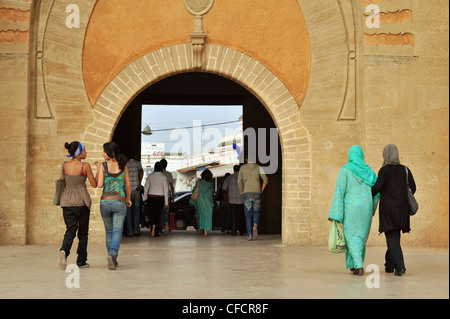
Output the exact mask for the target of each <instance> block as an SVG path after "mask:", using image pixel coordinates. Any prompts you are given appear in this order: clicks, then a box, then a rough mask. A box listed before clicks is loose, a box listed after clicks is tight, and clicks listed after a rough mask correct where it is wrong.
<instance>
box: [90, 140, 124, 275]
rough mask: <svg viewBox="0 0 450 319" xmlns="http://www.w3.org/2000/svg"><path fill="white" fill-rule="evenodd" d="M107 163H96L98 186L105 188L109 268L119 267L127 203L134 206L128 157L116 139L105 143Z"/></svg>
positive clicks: (102, 207) (103, 206)
mask: <svg viewBox="0 0 450 319" xmlns="http://www.w3.org/2000/svg"><path fill="white" fill-rule="evenodd" d="M103 158H104V159H105V162H103V163H101V164H100V163H99V162H97V161H96V162H95V163H94V164H95V165H96V166H97V176H96V179H97V185H98V187H100V188H103V193H102V197H101V198H100V213H101V215H102V218H103V223H104V224H105V231H106V249H107V251H108V256H107V258H106V260H107V261H108V268H109V269H110V270H115V269H116V268H117V266H118V263H117V256H118V254H119V247H120V242H121V240H122V232H123V224H124V221H125V217H126V216H127V206H128V207H131V205H132V203H131V184H130V176H129V175H128V168H127V166H126V164H127V158H126V157H125V156H124V155H123V154H121V153H120V149H119V146H118V145H117V144H116V143H114V142H109V143H105V144H103Z"/></svg>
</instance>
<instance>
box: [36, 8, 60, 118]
mask: <svg viewBox="0 0 450 319" xmlns="http://www.w3.org/2000/svg"><path fill="white" fill-rule="evenodd" d="M54 2H55V1H54V0H50V1H36V2H33V6H34V12H36V14H38V15H39V16H40V17H43V18H42V19H39V20H37V22H36V23H33V24H32V26H31V30H30V31H31V34H32V36H31V45H30V56H31V58H30V63H31V68H30V69H31V70H33V71H32V74H31V75H32V80H31V90H32V94H31V98H30V99H31V103H32V107H33V117H34V118H35V119H53V118H54V115H53V111H52V108H51V107H50V101H49V97H48V88H47V72H46V70H45V57H46V54H45V51H44V42H45V36H46V31H47V23H48V19H49V17H50V13H51V11H52V9H53V5H54Z"/></svg>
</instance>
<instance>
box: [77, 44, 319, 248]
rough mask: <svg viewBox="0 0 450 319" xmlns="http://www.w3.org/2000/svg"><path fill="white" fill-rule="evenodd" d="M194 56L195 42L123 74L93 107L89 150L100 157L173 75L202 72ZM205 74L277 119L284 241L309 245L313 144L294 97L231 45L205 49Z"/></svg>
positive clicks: (156, 54)
mask: <svg viewBox="0 0 450 319" xmlns="http://www.w3.org/2000/svg"><path fill="white" fill-rule="evenodd" d="M191 52H192V48H191V44H177V45H172V46H169V47H165V48H162V49H159V50H156V51H153V52H150V53H147V54H146V55H144V56H142V57H140V58H139V59H137V60H135V61H134V62H132V63H130V64H129V65H128V66H126V67H125V68H124V69H123V70H122V71H121V72H119V73H118V74H117V75H116V76H115V77H114V78H113V80H112V81H110V82H109V84H108V85H107V86H106V88H105V89H104V90H103V92H102V93H101V95H100V96H99V98H98V99H97V102H96V103H95V105H94V107H93V109H94V121H93V122H92V123H91V124H90V125H89V126H88V127H87V128H86V130H85V132H84V135H83V137H82V140H83V141H85V143H86V145H87V147H88V148H89V149H91V150H93V151H94V152H97V153H96V154H99V153H101V150H102V145H103V143H105V141H108V140H110V139H111V138H112V135H113V133H114V130H115V127H116V125H117V123H118V121H119V119H120V117H121V115H122V114H123V112H124V111H125V109H126V108H127V106H128V104H129V103H130V102H131V101H132V100H133V99H134V97H136V96H137V95H138V94H139V93H140V92H141V91H142V90H144V89H145V88H147V87H149V86H151V85H152V84H154V83H156V82H158V81H160V80H162V79H164V78H167V77H169V76H171V75H174V74H177V73H182V72H190V71H199V70H198V69H195V68H194V67H193V65H192V56H191ZM201 71H202V72H208V73H213V74H217V75H220V76H223V77H226V78H228V79H231V80H233V81H235V82H236V83H238V84H240V85H242V86H243V87H245V88H246V89H247V90H248V91H250V92H251V93H253V94H254V96H255V97H257V98H258V99H259V100H260V101H261V103H262V104H263V105H264V106H265V107H266V109H267V111H268V112H269V113H270V115H271V116H272V118H273V120H274V123H275V125H276V126H277V128H278V131H279V136H280V142H281V150H282V160H283V165H282V167H283V172H282V240H283V243H284V244H298V243H305V244H306V243H309V241H310V228H309V205H310V187H311V185H310V180H311V153H310V140H309V135H308V131H307V130H306V129H305V128H304V127H303V126H302V125H301V124H300V123H301V122H300V115H299V105H298V104H297V102H296V100H295V98H294V97H293V96H292V94H291V93H290V92H289V90H288V89H287V87H286V86H285V85H284V84H283V82H282V81H281V80H280V79H279V78H278V77H277V76H276V75H275V74H274V73H273V72H271V71H270V70H269V69H268V68H267V67H266V66H265V65H264V64H262V63H260V62H259V61H257V60H255V59H254V58H252V57H250V56H248V55H246V54H244V53H242V52H239V51H237V50H235V49H232V48H229V47H225V46H221V45H217V44H210V45H206V46H205V55H204V66H203V68H202V69H201ZM97 195H99V194H97ZM94 202H95V200H94Z"/></svg>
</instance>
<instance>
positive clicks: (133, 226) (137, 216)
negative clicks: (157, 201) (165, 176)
mask: <svg viewBox="0 0 450 319" xmlns="http://www.w3.org/2000/svg"><path fill="white" fill-rule="evenodd" d="M131 202H132V203H133V206H131V207H127V218H126V225H127V229H126V231H127V232H126V234H127V235H132V234H133V233H134V234H137V233H140V232H141V226H140V223H141V192H140V191H132V192H131Z"/></svg>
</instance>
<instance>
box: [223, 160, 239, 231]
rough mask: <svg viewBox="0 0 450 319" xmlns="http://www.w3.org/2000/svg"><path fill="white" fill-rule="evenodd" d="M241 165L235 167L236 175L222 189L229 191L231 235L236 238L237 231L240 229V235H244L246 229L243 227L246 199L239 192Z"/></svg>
mask: <svg viewBox="0 0 450 319" xmlns="http://www.w3.org/2000/svg"><path fill="white" fill-rule="evenodd" d="M239 169H240V166H239V165H234V166H233V172H234V174H233V175H231V176H230V177H229V178H227V179H226V180H225V181H224V182H223V185H222V189H223V190H225V191H227V194H228V200H229V204H230V208H229V209H230V214H231V235H232V236H236V230H237V229H239V235H243V234H244V229H243V227H241V225H242V224H243V223H241V221H243V220H244V207H243V203H244V197H243V196H242V194H241V193H240V192H239V187H238V182H237V181H238V176H239Z"/></svg>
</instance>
